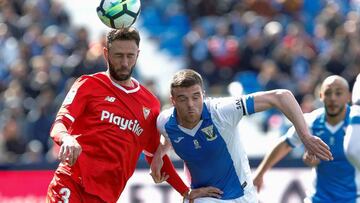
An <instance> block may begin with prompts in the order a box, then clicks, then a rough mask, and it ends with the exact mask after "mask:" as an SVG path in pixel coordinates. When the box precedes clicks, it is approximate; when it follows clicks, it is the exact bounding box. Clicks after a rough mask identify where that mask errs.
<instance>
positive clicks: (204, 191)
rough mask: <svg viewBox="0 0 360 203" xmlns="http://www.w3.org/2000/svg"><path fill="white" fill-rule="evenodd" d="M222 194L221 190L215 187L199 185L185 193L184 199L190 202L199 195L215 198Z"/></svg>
mask: <svg viewBox="0 0 360 203" xmlns="http://www.w3.org/2000/svg"><path fill="white" fill-rule="evenodd" d="M222 194H223V191H221V190H220V189H218V188H216V187H211V186H209V187H201V188H197V189H193V190H191V191H190V192H189V193H188V194H187V195H185V198H186V199H189V200H190V202H193V201H192V200H194V199H196V198H199V197H215V198H221V195H222Z"/></svg>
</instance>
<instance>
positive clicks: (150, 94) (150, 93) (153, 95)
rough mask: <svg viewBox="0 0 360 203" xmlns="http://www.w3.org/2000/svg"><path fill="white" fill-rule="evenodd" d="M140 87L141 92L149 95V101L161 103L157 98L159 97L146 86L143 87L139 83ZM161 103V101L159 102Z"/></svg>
mask: <svg viewBox="0 0 360 203" xmlns="http://www.w3.org/2000/svg"><path fill="white" fill-rule="evenodd" d="M139 86H140V90H141V91H142V92H143V94H145V95H147V97H148V98H149V99H153V100H157V101H159V99H158V98H157V96H156V95H155V94H154V93H153V92H151V91H150V90H149V89H148V88H146V87H145V86H144V85H142V84H141V83H139ZM159 103H160V101H159Z"/></svg>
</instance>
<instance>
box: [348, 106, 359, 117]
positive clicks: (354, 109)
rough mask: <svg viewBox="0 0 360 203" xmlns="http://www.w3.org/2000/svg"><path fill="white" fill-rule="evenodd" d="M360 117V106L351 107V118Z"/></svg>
mask: <svg viewBox="0 0 360 203" xmlns="http://www.w3.org/2000/svg"><path fill="white" fill-rule="evenodd" d="M355 116H360V105H352V106H351V107H350V117H355Z"/></svg>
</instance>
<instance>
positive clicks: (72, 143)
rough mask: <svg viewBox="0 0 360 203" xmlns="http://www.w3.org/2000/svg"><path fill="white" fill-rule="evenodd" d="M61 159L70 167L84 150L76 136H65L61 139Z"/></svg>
mask: <svg viewBox="0 0 360 203" xmlns="http://www.w3.org/2000/svg"><path fill="white" fill-rule="evenodd" d="M61 143H62V144H61V147H60V151H59V159H60V161H61V162H63V163H67V164H69V165H70V166H72V165H74V164H75V162H76V160H77V158H78V157H79V155H80V153H81V151H82V149H81V146H80V144H79V143H78V141H77V140H76V138H75V136H72V135H65V136H63V137H62V139H61Z"/></svg>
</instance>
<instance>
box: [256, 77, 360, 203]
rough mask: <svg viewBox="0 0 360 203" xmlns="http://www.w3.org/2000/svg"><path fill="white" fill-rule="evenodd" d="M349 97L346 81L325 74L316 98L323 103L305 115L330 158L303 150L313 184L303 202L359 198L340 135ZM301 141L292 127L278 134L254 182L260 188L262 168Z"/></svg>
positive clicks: (352, 201)
mask: <svg viewBox="0 0 360 203" xmlns="http://www.w3.org/2000/svg"><path fill="white" fill-rule="evenodd" d="M349 98H350V92H349V85H348V83H347V81H346V80H345V79H344V78H342V77H340V76H336V75H332V76H329V77H327V78H326V79H325V80H324V81H323V83H322V85H321V89H320V99H321V101H322V102H323V103H324V107H323V108H319V109H317V110H315V111H313V112H311V113H309V114H306V115H305V120H306V122H307V124H308V126H309V129H310V131H311V133H312V134H313V135H315V136H318V137H320V138H321V139H322V140H323V141H324V142H326V144H327V145H328V146H329V147H330V151H331V153H332V154H333V157H334V160H333V161H329V162H322V161H320V160H319V159H318V158H317V157H316V155H313V154H312V153H311V152H306V153H305V155H304V161H305V163H306V164H308V165H309V166H313V167H314V168H313V170H315V173H313V174H315V176H314V181H313V186H312V187H311V189H309V190H308V191H307V197H306V199H305V202H312V203H329V202H341V203H342V202H346V203H355V202H356V201H358V202H359V198H358V197H359V194H360V193H359V183H360V182H359V181H356V172H355V169H354V167H353V166H352V165H351V164H350V163H349V161H348V159H347V158H346V156H345V153H344V147H343V142H344V136H345V130H346V127H347V126H348V124H349V115H350V107H349V106H348V105H347V103H348V102H349ZM300 145H301V142H300V139H299V136H298V134H297V133H296V132H295V130H294V128H290V129H289V130H288V132H287V134H286V135H285V136H283V137H281V138H280V141H279V142H278V144H277V145H276V146H275V147H274V148H273V149H272V150H271V152H270V153H269V154H268V155H267V156H266V157H265V158H264V160H263V161H262V162H261V164H260V165H259V167H258V169H257V171H256V172H255V178H254V185H255V186H257V188H258V190H260V188H261V186H262V184H263V176H264V174H265V172H266V171H267V170H268V169H270V168H271V167H272V166H273V165H275V164H276V163H277V162H278V161H280V160H281V159H282V158H283V157H284V156H285V155H287V154H288V153H289V152H290V151H291V150H292V148H293V147H297V146H300Z"/></svg>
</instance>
